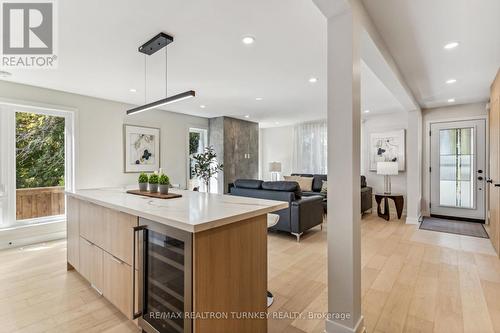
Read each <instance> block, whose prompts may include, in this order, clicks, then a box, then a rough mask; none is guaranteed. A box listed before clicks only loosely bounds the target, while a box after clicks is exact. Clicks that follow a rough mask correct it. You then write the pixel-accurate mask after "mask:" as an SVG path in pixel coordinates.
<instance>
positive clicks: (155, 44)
mask: <svg viewBox="0 0 500 333" xmlns="http://www.w3.org/2000/svg"><path fill="white" fill-rule="evenodd" d="M173 41H174V37H172V36H170V35H167V34H166V33H163V32H160V33H159V34H158V35H156V36H154V37H153V38H151V39H150V40H149V41H147V42H146V43H144V44H143V45H141V46H140V47H139V52H141V53H144V54H145V55H152V54H154V53H156V52H157V51H159V50H161V49H162V48H164V47H166V46H167V45H168V44H170V43H172V42H173ZM145 67H146V61H144V73H146V68H145ZM144 86H146V76H145V77H144ZM145 88H146V87H144V94H146V89H145ZM145 96H146V95H145ZM165 96H166V97H165V98H163V99H160V100H158V101H156V102H152V103H149V104H145V105H142V106H139V107H136V108H133V109H130V110H127V115H131V114H135V113H139V112H143V111H147V110H151V109H155V108H158V107H160V106H163V105H167V104H172V103H175V102H179V101H182V100H184V99H188V98H191V97H195V96H196V92H194V91H193V90H188V91H185V92H183V93H180V94H177V95H174V96H170V97H168V91H167V49H166V48H165ZM144 103H146V101H144Z"/></svg>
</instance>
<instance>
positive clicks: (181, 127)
mask: <svg viewBox="0 0 500 333" xmlns="http://www.w3.org/2000/svg"><path fill="white" fill-rule="evenodd" d="M124 93H125V92H124ZM0 98H7V99H16V100H23V101H29V102H33V103H43V104H52V105H60V106H65V107H72V108H76V109H77V110H78V111H77V117H76V131H77V139H76V140H77V141H76V166H75V168H76V170H75V171H76V176H75V179H76V188H92V187H102V186H106V187H107V186H122V185H130V184H134V183H135V182H136V179H137V176H138V174H135V173H134V174H126V173H124V172H123V124H125V123H126V124H134V125H143V126H149V127H159V128H160V129H161V144H160V146H161V167H162V168H163V169H164V170H165V171H166V173H167V174H168V175H169V176H170V178H171V181H172V183H178V184H181V186H182V187H184V186H185V185H186V179H187V145H188V141H187V140H188V128H189V127H197V128H208V119H206V118H200V117H192V116H187V115H183V114H178V113H173V112H167V111H160V110H152V111H148V112H144V113H140V114H138V115H133V116H126V113H125V111H126V110H127V109H128V108H130V107H131V106H130V105H127V104H123V103H118V102H113V101H109V100H103V99H97V98H92V97H87V96H82V95H77V94H71V93H65V92H61V91H56V90H49V89H44V88H38V87H33V86H27V85H21V84H15V83H10V82H6V81H0Z"/></svg>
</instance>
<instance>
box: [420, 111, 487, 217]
mask: <svg viewBox="0 0 500 333" xmlns="http://www.w3.org/2000/svg"><path fill="white" fill-rule="evenodd" d="M487 116H488V112H487V110H486V103H473V104H463V105H452V106H447V107H441V108H433V109H424V110H422V117H423V125H424V128H423V131H424V133H423V135H422V141H423V142H422V146H423V161H422V164H423V168H422V170H423V171H424V172H423V177H422V214H423V215H429V214H430V211H429V203H430V175H429V166H430V148H429V144H430V141H429V130H430V124H431V123H433V122H446V121H456V120H468V119H475V118H476V119H479V118H481V117H482V118H484V117H487Z"/></svg>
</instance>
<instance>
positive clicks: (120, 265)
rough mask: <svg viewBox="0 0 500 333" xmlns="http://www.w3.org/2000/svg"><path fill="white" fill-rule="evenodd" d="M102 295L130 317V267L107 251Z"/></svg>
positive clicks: (105, 253)
mask: <svg viewBox="0 0 500 333" xmlns="http://www.w3.org/2000/svg"><path fill="white" fill-rule="evenodd" d="M103 295H104V297H106V298H107V299H108V300H109V301H110V302H111V303H112V304H113V305H114V306H116V307H117V308H118V309H119V310H120V311H121V312H122V313H123V314H124V315H125V316H127V318H129V319H131V317H132V267H130V266H129V265H128V264H127V263H125V262H124V261H122V260H119V259H118V258H115V257H113V256H112V255H111V254H109V253H107V252H104V286H103Z"/></svg>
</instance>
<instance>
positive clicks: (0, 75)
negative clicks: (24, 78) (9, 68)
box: [0, 71, 12, 78]
mask: <svg viewBox="0 0 500 333" xmlns="http://www.w3.org/2000/svg"><path fill="white" fill-rule="evenodd" d="M10 76H12V73H11V72H6V71H0V77H4V78H5V77H10Z"/></svg>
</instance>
